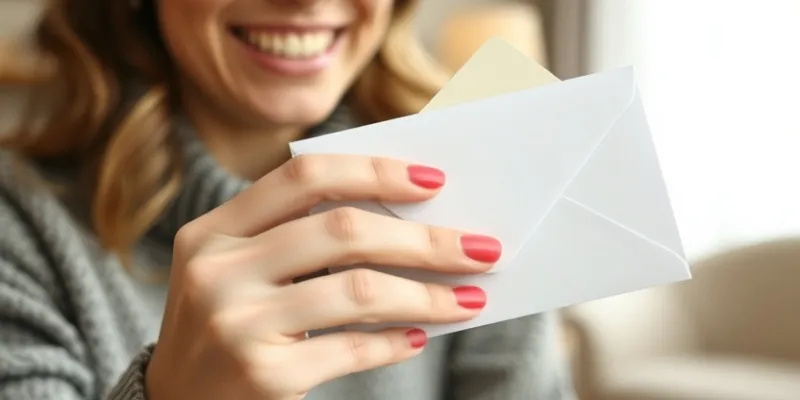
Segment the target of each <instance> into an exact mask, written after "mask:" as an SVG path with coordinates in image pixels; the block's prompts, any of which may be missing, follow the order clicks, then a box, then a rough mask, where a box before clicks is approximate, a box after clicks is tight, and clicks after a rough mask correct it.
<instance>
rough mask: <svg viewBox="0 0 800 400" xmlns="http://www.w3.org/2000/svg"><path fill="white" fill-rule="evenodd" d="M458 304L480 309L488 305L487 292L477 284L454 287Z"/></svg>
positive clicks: (471, 308)
mask: <svg viewBox="0 0 800 400" xmlns="http://www.w3.org/2000/svg"><path fill="white" fill-rule="evenodd" d="M453 293H454V294H455V295H456V302H458V305H460V306H461V307H464V308H468V309H470V310H480V309H482V308H483V307H484V306H486V292H484V291H483V289H481V288H479V287H476V286H459V287H457V288H454V289H453Z"/></svg>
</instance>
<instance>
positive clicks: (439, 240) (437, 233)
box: [423, 225, 446, 254]
mask: <svg viewBox="0 0 800 400" xmlns="http://www.w3.org/2000/svg"><path fill="white" fill-rule="evenodd" d="M423 229H424V233H423V235H424V236H425V239H426V241H427V244H428V250H429V251H430V252H431V253H432V254H436V253H437V252H439V251H441V250H443V247H444V246H443V245H442V244H443V243H444V242H445V238H444V236H445V235H446V233H445V231H444V229H442V228H437V227H434V226H430V225H425V226H424V228H423Z"/></svg>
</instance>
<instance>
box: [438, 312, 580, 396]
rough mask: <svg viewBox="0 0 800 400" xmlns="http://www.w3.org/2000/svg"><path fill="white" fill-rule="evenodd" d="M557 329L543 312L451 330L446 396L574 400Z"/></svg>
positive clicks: (551, 316) (554, 319) (553, 317)
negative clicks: (490, 323) (461, 329)
mask: <svg viewBox="0 0 800 400" xmlns="http://www.w3.org/2000/svg"><path fill="white" fill-rule="evenodd" d="M558 332H559V329H558V318H557V316H556V315H555V314H554V313H543V314H538V315H533V316H530V317H524V318H518V319H514V320H510V321H506V322H502V323H498V324H493V325H488V326H484V327H480V328H475V329H471V330H468V331H464V332H460V333H458V334H456V336H455V339H454V342H453V351H452V353H451V364H450V365H451V382H452V385H451V392H450V396H449V398H450V399H451V400H500V399H502V400H517V399H520V400H522V399H526V400H527V399H538V400H575V399H576V398H577V397H576V395H575V391H574V388H573V386H572V380H571V378H570V375H569V372H568V371H569V368H568V365H567V360H566V357H565V356H564V354H562V348H561V346H560V341H559V339H558Z"/></svg>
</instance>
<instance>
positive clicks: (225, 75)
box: [155, 0, 394, 127]
mask: <svg viewBox="0 0 800 400" xmlns="http://www.w3.org/2000/svg"><path fill="white" fill-rule="evenodd" d="M155 1H156V2H157V4H158V17H159V19H160V21H159V23H160V27H161V31H162V34H163V36H164V40H165V42H166V44H167V47H168V49H169V51H170V53H171V55H172V57H173V59H174V61H175V63H176V64H177V67H178V69H179V72H180V73H181V74H182V75H183V78H184V81H185V82H184V83H186V84H188V85H190V86H192V87H193V89H194V90H192V91H190V93H195V94H196V95H200V96H203V97H204V98H205V99H211V103H212V106H214V107H217V108H219V109H220V110H221V111H223V113H224V114H225V115H226V116H228V117H232V118H235V119H238V121H235V122H237V123H243V124H248V125H257V126H258V125H262V126H263V125H279V126H303V127H307V126H310V125H314V124H316V123H319V122H321V121H322V120H323V119H324V118H325V117H326V116H327V115H328V114H329V113H330V112H331V111H332V110H333V108H334V107H335V106H336V104H337V103H338V102H339V100H340V99H341V97H342V95H343V94H344V92H345V91H346V89H347V88H348V87H349V86H350V84H351V83H352V81H353V80H354V78H355V77H356V76H357V75H358V73H359V72H360V71H361V69H362V68H363V67H364V66H365V65H366V64H367V62H369V61H370V59H371V58H372V57H373V55H374V54H375V52H376V50H377V49H378V47H379V45H380V43H381V41H382V39H383V36H384V34H385V33H386V30H387V27H388V25H389V22H390V19H391V13H392V8H393V4H394V1H393V0H155ZM232 122H233V121H232Z"/></svg>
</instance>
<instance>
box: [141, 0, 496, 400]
mask: <svg viewBox="0 0 800 400" xmlns="http://www.w3.org/2000/svg"><path fill="white" fill-rule="evenodd" d="M391 7H392V2H391V1H389V0H372V1H367V0H329V1H322V0H319V1H314V0H307V1H294V2H290V1H285V2H283V1H281V2H278V1H266V0H161V1H159V13H160V19H161V23H162V27H163V32H164V35H165V39H166V41H167V43H169V48H170V50H171V51H172V53H173V56H174V58H175V60H176V62H177V64H178V66H179V68H180V70H181V72H182V73H183V76H184V78H183V79H184V88H183V91H184V94H185V95H186V97H185V100H186V112H187V114H188V115H189V117H190V118H191V119H192V121H193V123H194V124H195V126H196V127H197V129H198V130H199V132H200V135H201V137H202V139H203V140H204V141H205V142H206V144H207V145H208V146H209V148H210V149H211V151H212V152H213V153H214V154H215V156H217V157H218V158H219V159H220V162H222V163H223V165H225V166H227V167H228V168H230V169H231V170H233V171H234V172H237V173H240V174H242V175H245V176H247V175H251V176H255V177H260V176H261V175H263V174H261V171H268V172H267V173H266V174H265V175H264V176H263V177H261V178H260V179H256V181H255V183H254V185H253V186H251V187H250V188H249V189H248V190H246V191H244V192H242V193H241V194H239V195H238V196H237V197H235V198H234V199H233V200H231V201H229V202H227V203H225V204H224V205H223V206H221V207H219V208H217V209H215V210H213V211H211V212H210V213H208V214H206V215H204V216H202V217H200V218H198V219H196V220H195V221H193V222H191V223H189V224H188V225H185V226H184V227H183V228H182V229H181V230H180V231H179V233H178V235H177V237H176V240H175V248H174V259H173V265H172V270H171V271H172V276H171V278H170V289H169V296H168V300H167V307H166V313H165V317H164V322H163V324H162V328H161V333H160V336H159V340H158V345H157V346H156V348H155V351H154V354H153V358H152V360H151V362H150V364H149V366H148V369H147V373H146V378H145V381H146V386H147V392H148V393H147V394H148V399H150V400H167V399H176V398H192V399H223V398H225V399H227V398H235V399H243V400H248V399H254V400H255V399H258V400H264V399H267V400H289V399H299V398H302V397H303V396H304V395H305V394H306V393H307V392H308V391H310V390H311V389H312V388H314V387H315V386H317V385H319V384H321V383H324V382H326V381H329V380H331V379H335V378H338V377H342V376H345V375H348V374H351V373H354V372H359V371H364V370H367V369H372V368H376V367H380V366H384V365H389V364H393V363H397V362H401V361H403V360H406V359H408V358H410V357H413V356H415V355H417V354H419V353H420V352H421V351H422V350H423V348H424V347H419V343H416V345H415V341H414V340H412V338H411V337H410V336H409V334H408V333H409V329H410V328H398V329H391V330H387V331H382V332H375V333H363V332H342V333H335V334H329V335H325V336H322V337H317V338H313V339H304V333H305V332H306V331H309V330H314V329H320V328H326V327H334V326H339V325H343V324H350V323H380V322H396V321H411V322H412V323H413V322H427V323H450V322H457V321H464V320H467V319H470V318H474V317H475V316H476V315H478V313H479V312H480V309H479V308H475V307H468V306H462V305H459V303H458V298H457V295H456V292H454V289H453V288H450V287H446V286H441V285H435V284H427V283H420V282H415V281H409V280H406V279H402V278H399V277H395V276H391V275H387V274H383V273H380V272H376V271H373V270H365V269H352V270H349V271H347V272H342V273H337V274H332V275H327V276H322V277H318V278H314V279H311V280H307V281H304V282H302V283H298V284H292V283H291V282H292V279H293V278H295V277H298V276H304V275H307V274H311V273H314V272H315V271H319V270H322V269H324V268H327V267H331V266H341V265H351V264H361V263H368V264H379V265H389V266H396V267H405V268H424V269H428V270H434V271H441V272H449V273H461V274H470V273H482V272H485V271H487V270H488V269H490V268H491V266H492V264H491V262H486V260H483V261H480V260H475V259H472V258H470V257H469V256H468V255H467V253H465V251H464V249H463V248H462V246H461V238H462V237H463V235H464V234H465V233H464V232H458V231H455V230H451V229H446V228H440V227H430V226H425V225H421V224H417V223H413V222H408V221H402V220H399V219H394V218H388V217H383V216H379V215H376V214H370V213H367V212H365V211H361V210H357V209H350V208H340V209H335V210H332V211H328V212H326V213H321V214H316V215H313V216H308V212H309V210H310V209H311V208H312V207H313V206H314V205H315V204H318V203H319V202H321V201H326V200H352V201H359V200H379V201H388V202H417V201H424V200H427V199H430V198H432V197H433V196H435V195H436V194H437V193H438V190H439V187H440V186H436V185H434V186H431V185H420V184H419V183H418V182H417V183H415V180H414V179H413V176H412V175H413V174H412V173H411V172H410V171H411V170H410V169H409V165H407V164H406V163H405V162H403V161H399V160H389V159H381V158H371V157H357V156H337V155H325V156H308V157H305V156H304V157H298V158H295V159H292V160H290V161H287V162H283V161H284V159H283V158H282V157H283V155H282V153H280V152H278V151H274V154H272V156H271V157H272V158H270V157H268V156H265V153H264V149H270V148H273V149H274V148H285V147H286V144H287V142H288V141H289V140H292V139H294V138H296V137H298V136H300V135H302V133H303V132H304V131H305V130H306V129H308V128H309V127H310V126H312V125H315V124H317V123H319V122H320V121H322V120H323V119H324V118H325V117H326V116H327V115H328V114H329V113H330V112H331V110H332V109H333V108H334V107H335V105H336V104H337V103H338V101H339V100H340V99H341V97H342V95H343V93H344V92H345V91H346V89H347V87H348V86H349V85H350V84H351V83H352V81H353V79H354V78H355V77H356V76H357V75H358V73H359V72H360V71H361V69H362V68H363V66H364V65H365V64H366V63H367V61H368V60H369V59H370V58H371V56H372V55H373V54H374V52H375V51H376V49H377V47H378V46H379V45H380V42H381V38H382V37H383V34H384V33H385V31H386V28H387V24H388V21H389V20H390V12H391ZM249 19H253V20H257V21H262V22H270V21H286V20H291V21H299V22H298V23H332V22H333V23H340V22H344V23H346V26H347V28H346V33H345V37H344V40H343V42H342V43H341V48H340V51H339V52H337V53H336V54H335V55H334V60H333V61H332V63H331V64H330V66H329V67H328V68H327V69H325V70H324V71H321V72H319V73H318V74H315V75H312V76H304V77H286V76H280V75H279V74H274V73H272V72H268V71H264V70H260V69H258V68H256V67H254V66H253V65H252V64H250V61H249V60H248V59H247V58H245V57H243V56H242V55H241V54H239V53H237V47H236V46H238V45H239V44H238V43H236V42H235V41H234V40H233V39H231V38H230V36H229V34H228V32H227V29H226V26H227V25H228V24H231V23H240V21H243V22H248V20H249ZM278 100H280V101H278ZM253 149H257V151H256V152H254V151H253ZM234 154H235V155H236V157H232V155H234ZM265 160H266V161H265ZM274 165H279V166H278V167H277V168H273V166H274ZM275 193H280V194H281V195H280V196H275V195H274V194H275ZM498 256H499V254H498Z"/></svg>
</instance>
